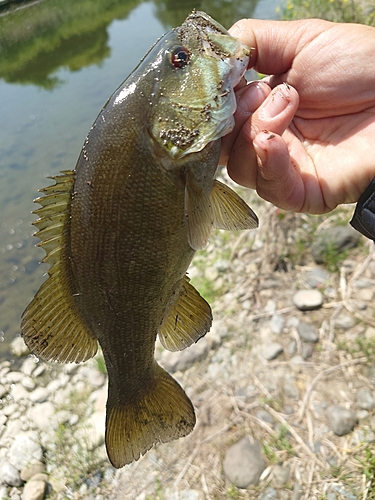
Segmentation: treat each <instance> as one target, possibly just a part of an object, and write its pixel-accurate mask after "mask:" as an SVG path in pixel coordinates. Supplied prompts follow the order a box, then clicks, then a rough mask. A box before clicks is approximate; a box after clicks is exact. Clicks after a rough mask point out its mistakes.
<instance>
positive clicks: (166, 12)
mask: <svg viewBox="0 0 375 500" xmlns="http://www.w3.org/2000/svg"><path fill="white" fill-rule="evenodd" d="M279 4H280V0H206V1H204V0H203V1H194V2H193V1H190V0H189V1H188V0H180V1H179V2H174V1H173V2H172V1H171V0H164V1H162V0H155V1H153V2H142V1H137V0H132V1H128V0H78V1H77V0H42V1H36V2H33V3H31V4H12V6H13V11H12V12H11V13H9V12H7V11H5V10H2V11H1V10H0V123H1V129H0V214H1V217H0V362H1V361H2V360H3V359H11V356H10V355H9V349H8V346H9V342H11V341H12V339H13V338H14V337H15V336H17V335H19V334H20V329H19V325H20V317H21V314H22V311H23V309H24V308H25V307H26V306H27V304H28V302H29V301H30V300H31V299H32V297H33V295H34V294H35V292H36V291H37V289H38V288H39V286H40V284H41V283H42V281H43V279H44V276H45V273H46V271H47V266H46V265H44V264H39V261H40V259H41V258H43V256H44V251H43V250H41V249H40V248H36V247H35V244H36V243H37V239H36V238H34V237H33V236H32V235H33V233H34V232H35V229H34V228H33V226H32V225H31V222H32V221H33V220H35V216H34V215H32V214H31V212H32V210H33V209H35V208H38V206H39V205H35V204H33V199H34V198H36V197H37V196H38V193H37V191H38V189H39V188H42V187H44V186H46V185H48V184H49V183H50V181H48V180H47V179H46V176H48V175H55V174H57V173H58V172H59V171H60V170H64V169H72V168H73V167H74V165H75V163H76V160H77V157H78V155H79V152H80V149H81V146H82V144H83V141H84V139H85V137H86V134H87V132H88V130H89V128H90V127H91V125H92V123H93V121H94V120H95V118H96V116H97V114H98V112H99V111H100V109H101V107H102V106H103V104H104V103H105V102H106V100H107V98H108V97H109V96H110V95H111V94H112V92H113V91H114V90H115V89H116V88H117V87H118V85H119V84H120V83H121V82H122V81H123V80H124V79H125V78H126V76H127V75H128V74H129V73H130V72H131V71H132V70H133V68H134V67H135V66H136V65H137V63H138V62H139V60H140V59H141V57H142V56H143V55H144V54H145V53H146V52H147V50H148V49H149V47H150V46H151V45H152V44H153V43H154V42H155V40H156V39H157V38H158V37H160V36H161V35H162V34H163V33H164V32H166V31H168V30H169V29H170V28H171V27H173V26H177V25H179V24H181V22H182V21H183V20H184V19H185V17H186V16H187V15H188V14H189V12H190V11H191V10H192V9H193V8H196V9H197V10H204V11H206V12H207V13H209V14H210V15H211V16H212V17H214V18H215V19H216V20H218V21H219V22H220V23H222V24H223V25H224V26H226V27H229V26H231V25H232V24H233V23H234V22H235V21H236V20H238V19H240V18H243V17H255V18H263V19H265V18H266V19H270V18H275V17H276V8H277V6H278V5H279ZM176 5H178V7H176Z"/></svg>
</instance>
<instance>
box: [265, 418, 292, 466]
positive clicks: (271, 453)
mask: <svg viewBox="0 0 375 500" xmlns="http://www.w3.org/2000/svg"><path fill="white" fill-rule="evenodd" d="M289 435H290V434H289V430H288V427H287V426H285V425H280V427H279V429H278V435H276V436H271V438H270V440H269V441H268V443H264V444H263V451H264V454H265V455H266V457H267V459H268V461H269V462H270V463H271V464H276V463H278V462H279V461H280V452H282V453H283V455H284V456H283V460H284V459H286V458H289V457H292V456H294V455H295V451H294V448H293V445H292V444H291V442H290V441H289Z"/></svg>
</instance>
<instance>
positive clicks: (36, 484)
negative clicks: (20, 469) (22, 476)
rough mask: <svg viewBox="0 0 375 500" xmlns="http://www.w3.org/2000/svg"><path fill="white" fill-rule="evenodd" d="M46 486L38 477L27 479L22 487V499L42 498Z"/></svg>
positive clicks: (35, 499)
mask: <svg viewBox="0 0 375 500" xmlns="http://www.w3.org/2000/svg"><path fill="white" fill-rule="evenodd" d="M46 486H47V483H46V482H45V481H43V480H40V479H36V480H31V481H29V482H28V483H26V485H25V487H24V489H23V493H22V500H43V498H44V494H45V491H46Z"/></svg>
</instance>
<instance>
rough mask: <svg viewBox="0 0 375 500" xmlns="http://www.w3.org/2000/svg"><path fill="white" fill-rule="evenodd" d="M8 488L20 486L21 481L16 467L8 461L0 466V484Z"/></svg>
mask: <svg viewBox="0 0 375 500" xmlns="http://www.w3.org/2000/svg"><path fill="white" fill-rule="evenodd" d="M1 483H3V484H7V485H8V486H21V485H22V484H23V481H22V479H21V477H20V474H19V472H18V470H17V469H16V467H14V465H12V464H11V463H10V462H8V461H6V460H5V461H3V462H2V463H1V464H0V484H1Z"/></svg>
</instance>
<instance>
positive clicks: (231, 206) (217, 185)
mask: <svg viewBox="0 0 375 500" xmlns="http://www.w3.org/2000/svg"><path fill="white" fill-rule="evenodd" d="M210 200H211V206H212V213H213V216H214V227H215V228H217V229H227V230H229V231H236V230H238V229H255V228H256V227H258V217H257V216H256V215H255V213H254V212H253V211H252V210H251V208H250V207H249V206H248V205H247V204H246V203H245V202H244V200H243V199H242V198H241V197H240V196H238V194H237V193H235V192H234V191H233V190H232V189H230V188H229V187H228V186H226V185H225V184H223V183H222V182H220V181H218V180H215V182H214V187H213V189H212V191H211V196H210Z"/></svg>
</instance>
